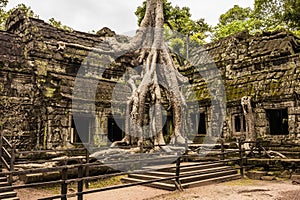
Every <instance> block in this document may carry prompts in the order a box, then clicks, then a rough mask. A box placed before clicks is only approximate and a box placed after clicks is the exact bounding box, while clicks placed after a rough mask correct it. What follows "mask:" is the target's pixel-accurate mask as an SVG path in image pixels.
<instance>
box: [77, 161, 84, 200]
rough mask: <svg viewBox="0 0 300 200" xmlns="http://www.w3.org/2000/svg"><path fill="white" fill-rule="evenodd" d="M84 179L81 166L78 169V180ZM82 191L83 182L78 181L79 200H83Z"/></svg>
mask: <svg viewBox="0 0 300 200" xmlns="http://www.w3.org/2000/svg"><path fill="white" fill-rule="evenodd" d="M82 177H83V166H82V165H80V166H79V167H78V178H82ZM82 191H83V180H80V181H78V185H77V193H78V196H77V200H83V194H82Z"/></svg>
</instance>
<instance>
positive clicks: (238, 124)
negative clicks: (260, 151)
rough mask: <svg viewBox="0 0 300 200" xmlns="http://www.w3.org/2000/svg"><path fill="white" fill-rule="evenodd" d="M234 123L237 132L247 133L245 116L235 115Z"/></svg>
mask: <svg viewBox="0 0 300 200" xmlns="http://www.w3.org/2000/svg"><path fill="white" fill-rule="evenodd" d="M233 123H234V130H235V132H246V120H245V116H244V115H243V114H240V115H234V118H233Z"/></svg>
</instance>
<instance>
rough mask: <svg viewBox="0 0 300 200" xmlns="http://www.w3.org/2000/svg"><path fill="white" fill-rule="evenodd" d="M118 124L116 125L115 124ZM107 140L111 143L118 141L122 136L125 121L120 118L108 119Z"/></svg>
mask: <svg viewBox="0 0 300 200" xmlns="http://www.w3.org/2000/svg"><path fill="white" fill-rule="evenodd" d="M116 121H117V122H118V123H117V122H116ZM107 128H108V139H109V140H110V141H111V142H115V141H120V140H122V139H123V136H124V131H123V130H124V128H125V120H124V119H122V118H118V119H116V120H115V119H114V118H113V117H109V118H108V126H107Z"/></svg>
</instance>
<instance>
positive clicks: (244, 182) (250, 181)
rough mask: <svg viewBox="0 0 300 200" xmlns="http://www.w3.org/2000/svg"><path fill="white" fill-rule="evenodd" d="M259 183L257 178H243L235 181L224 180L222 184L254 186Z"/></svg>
mask: <svg viewBox="0 0 300 200" xmlns="http://www.w3.org/2000/svg"><path fill="white" fill-rule="evenodd" d="M256 184H257V180H253V179H249V178H242V179H238V180H234V181H229V182H224V183H222V185H227V186H254V185H256Z"/></svg>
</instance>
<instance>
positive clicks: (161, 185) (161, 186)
mask: <svg viewBox="0 0 300 200" xmlns="http://www.w3.org/2000/svg"><path fill="white" fill-rule="evenodd" d="M156 178H157V177H156ZM122 182H124V183H142V182H145V181H143V180H140V179H135V178H130V177H128V178H123V179H122ZM146 186H149V187H154V188H158V189H163V190H170V191H173V190H175V189H176V188H175V184H174V183H173V184H170V183H163V182H154V183H148V184H146Z"/></svg>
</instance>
